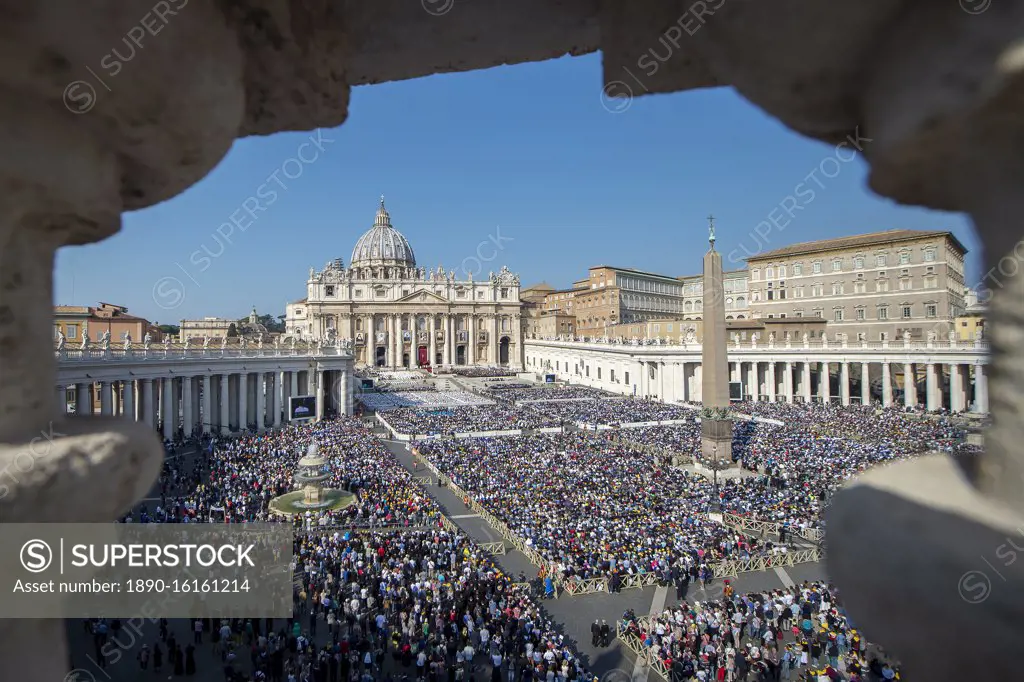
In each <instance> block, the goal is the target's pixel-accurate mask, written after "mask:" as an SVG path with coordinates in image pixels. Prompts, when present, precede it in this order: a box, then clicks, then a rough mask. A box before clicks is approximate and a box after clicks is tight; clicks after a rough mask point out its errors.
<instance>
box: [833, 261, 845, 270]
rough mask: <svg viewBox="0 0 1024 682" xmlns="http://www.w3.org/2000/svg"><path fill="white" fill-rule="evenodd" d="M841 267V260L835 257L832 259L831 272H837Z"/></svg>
mask: <svg viewBox="0 0 1024 682" xmlns="http://www.w3.org/2000/svg"><path fill="white" fill-rule="evenodd" d="M842 269H843V261H841V260H839V259H838V258H835V259H833V260H832V272H839V271H840V270H842Z"/></svg>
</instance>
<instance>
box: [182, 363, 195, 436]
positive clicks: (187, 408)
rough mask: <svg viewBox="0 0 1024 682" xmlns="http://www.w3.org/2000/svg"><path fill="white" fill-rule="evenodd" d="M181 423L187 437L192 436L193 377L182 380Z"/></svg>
mask: <svg viewBox="0 0 1024 682" xmlns="http://www.w3.org/2000/svg"><path fill="white" fill-rule="evenodd" d="M181 421H182V430H183V431H184V432H185V436H186V437H188V436H191V435H192V427H193V421H192V377H182V378H181Z"/></svg>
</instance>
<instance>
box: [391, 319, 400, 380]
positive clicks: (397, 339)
mask: <svg viewBox="0 0 1024 682" xmlns="http://www.w3.org/2000/svg"><path fill="white" fill-rule="evenodd" d="M394 320H395V338H394V348H395V350H394V355H393V356H392V357H393V359H394V362H393V363H392V365H391V366H392V367H394V368H395V369H402V316H401V314H398V313H396V314H395V318H394Z"/></svg>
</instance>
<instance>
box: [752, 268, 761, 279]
mask: <svg viewBox="0 0 1024 682" xmlns="http://www.w3.org/2000/svg"><path fill="white" fill-rule="evenodd" d="M750 279H751V280H753V281H755V282H756V281H758V280H759V279H761V269H760V268H754V269H753V270H751V271H750Z"/></svg>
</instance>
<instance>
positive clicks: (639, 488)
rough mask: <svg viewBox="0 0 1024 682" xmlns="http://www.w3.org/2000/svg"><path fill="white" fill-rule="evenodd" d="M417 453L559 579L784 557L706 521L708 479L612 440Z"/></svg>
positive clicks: (569, 439)
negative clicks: (762, 556) (767, 555)
mask: <svg viewBox="0 0 1024 682" xmlns="http://www.w3.org/2000/svg"><path fill="white" fill-rule="evenodd" d="M417 447H418V451H419V453H420V455H421V456H423V457H426V458H427V459H428V460H429V461H430V462H431V463H432V464H433V465H434V466H435V467H437V469H438V470H439V471H440V472H441V473H442V474H443V475H445V476H447V477H450V478H451V480H452V481H453V482H454V483H455V484H456V485H458V486H459V487H461V488H462V489H464V490H465V491H466V492H467V493H468V494H469V495H470V496H471V497H473V498H474V499H475V500H476V501H477V502H478V503H479V504H481V505H482V506H483V507H484V508H486V509H487V510H489V511H490V512H491V513H493V514H494V515H495V516H496V517H497V518H498V519H500V520H501V521H502V522H503V523H505V524H506V525H507V526H508V527H509V529H510V530H511V531H512V532H513V533H516V534H517V535H519V536H520V537H522V538H523V539H524V540H525V542H526V544H527V545H529V546H531V547H532V548H533V549H535V550H536V551H538V552H539V553H540V554H541V556H542V557H543V558H544V560H545V562H547V563H550V564H552V565H553V566H554V567H555V570H556V571H557V572H558V574H559V575H561V576H562V577H564V578H568V577H572V576H576V577H579V578H590V577H609V578H612V579H614V580H620V579H623V578H625V577H626V576H630V575H635V574H637V573H649V572H656V573H664V572H666V571H668V570H670V569H671V568H672V567H673V566H674V565H678V564H679V563H685V564H687V565H694V566H697V567H698V570H701V569H704V568H707V564H708V563H709V562H710V561H713V560H715V559H721V558H726V557H730V558H745V557H749V556H754V555H758V554H764V553H771V552H779V551H785V548H784V547H778V546H773V545H771V544H770V543H763V542H760V541H758V540H757V539H755V538H747V537H744V536H742V535H740V534H738V533H736V532H734V531H732V530H730V529H728V528H726V527H725V526H723V525H721V524H719V523H717V522H715V521H712V520H710V519H709V518H708V516H707V512H708V509H709V504H710V503H711V501H712V498H713V494H714V491H713V488H712V485H711V483H709V482H708V481H707V479H705V478H703V477H700V476H692V475H690V474H688V473H686V472H685V471H683V470H681V469H679V468H674V467H670V466H664V465H663V464H662V463H659V462H658V461H657V460H656V459H655V458H654V457H653V456H652V455H651V454H650V453H648V452H645V451H640V450H637V449H636V448H633V447H631V446H630V445H629V444H628V443H627V442H625V441H623V440H621V439H618V438H616V437H614V434H603V433H598V434H585V433H564V434H562V433H558V434H537V435H529V436H505V437H496V438H482V439H438V440H430V441H422V442H420V443H419V444H418V446H417ZM737 485H741V484H737ZM729 494H732V493H731V492H730V493H729ZM737 494H739V493H737Z"/></svg>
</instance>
